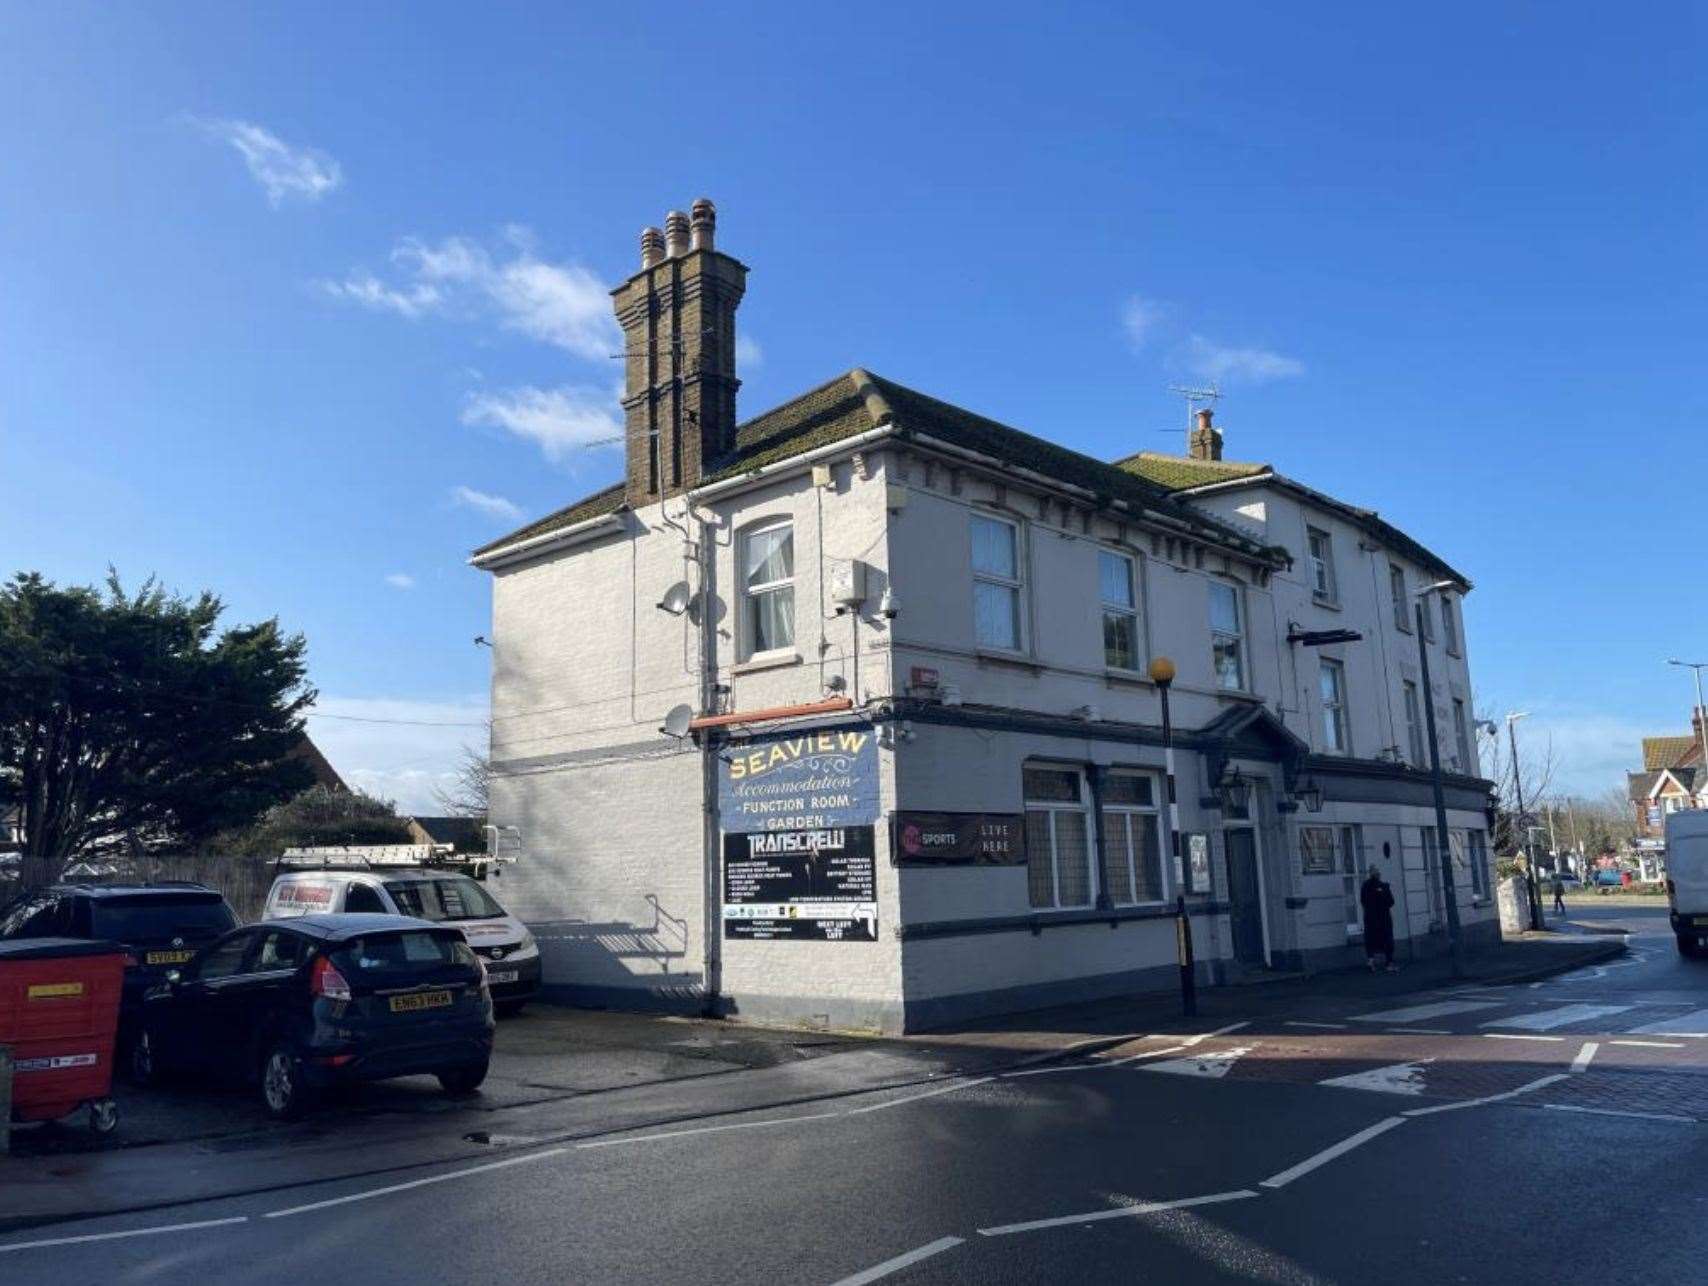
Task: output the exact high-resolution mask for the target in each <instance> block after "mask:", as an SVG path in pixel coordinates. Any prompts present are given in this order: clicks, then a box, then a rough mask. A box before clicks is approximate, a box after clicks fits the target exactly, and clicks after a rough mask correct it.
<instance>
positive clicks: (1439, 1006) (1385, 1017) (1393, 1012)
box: [1352, 1000, 1504, 1027]
mask: <svg viewBox="0 0 1708 1286" xmlns="http://www.w3.org/2000/svg"><path fill="white" fill-rule="evenodd" d="M1503 1003H1504V1002H1503V1001H1499V1000H1438V1001H1436V1002H1435V1003H1434V1004H1430V1005H1408V1006H1406V1008H1404V1009H1379V1010H1377V1011H1376V1012H1375V1013H1369V1014H1354V1015H1353V1017H1352V1021H1353V1022H1355V1023H1386V1024H1387V1025H1388V1026H1390V1027H1392V1026H1393V1025H1394V1024H1396V1023H1416V1022H1423V1021H1424V1020H1425V1019H1429V1018H1445V1017H1447V1015H1448V1014H1474V1013H1476V1012H1477V1011H1478V1010H1482V1009H1499V1008H1500V1007H1501V1005H1502V1004H1503Z"/></svg>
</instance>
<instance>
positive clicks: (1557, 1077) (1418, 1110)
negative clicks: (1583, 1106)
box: [1400, 1072, 1571, 1116]
mask: <svg viewBox="0 0 1708 1286" xmlns="http://www.w3.org/2000/svg"><path fill="white" fill-rule="evenodd" d="M1570 1079H1571V1076H1570V1074H1569V1073H1566V1072H1555V1073H1554V1074H1553V1075H1552V1076H1541V1077H1538V1078H1537V1079H1536V1080H1533V1081H1531V1082H1529V1083H1528V1084H1526V1085H1520V1086H1519V1087H1518V1088H1517V1089H1515V1090H1508V1091H1507V1092H1506V1093H1504V1094H1489V1095H1486V1096H1484V1097H1483V1098H1468V1099H1462V1100H1461V1101H1460V1102H1457V1103H1442V1104H1439V1105H1438V1106H1436V1107H1414V1108H1412V1109H1411V1110H1410V1111H1409V1112H1401V1113H1400V1115H1401V1116H1434V1115H1435V1113H1437V1112H1457V1111H1458V1110H1459V1109H1460V1108H1465V1107H1481V1106H1482V1105H1483V1104H1485V1103H1500V1102H1504V1101H1505V1100H1507V1099H1509V1098H1517V1097H1518V1096H1519V1095H1520V1094H1528V1093H1530V1091H1532V1090H1539V1089H1544V1088H1546V1087H1547V1086H1549V1085H1552V1084H1553V1083H1554V1082H1555V1081H1564V1080H1570Z"/></svg>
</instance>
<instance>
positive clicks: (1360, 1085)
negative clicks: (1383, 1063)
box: [1317, 1058, 1435, 1094]
mask: <svg viewBox="0 0 1708 1286" xmlns="http://www.w3.org/2000/svg"><path fill="white" fill-rule="evenodd" d="M1434 1061H1435V1060H1434V1059H1433V1058H1422V1059H1419V1060H1418V1061H1417V1062H1415V1063H1395V1064H1394V1065H1393V1066H1391V1067H1373V1068H1371V1069H1370V1070H1369V1071H1367V1072H1350V1073H1348V1074H1347V1075H1345V1076H1331V1077H1329V1078H1328V1079H1327V1080H1324V1081H1318V1082H1317V1084H1318V1085H1334V1086H1338V1087H1339V1088H1341V1089H1347V1090H1377V1091H1379V1092H1381V1093H1383V1094H1421V1093H1423V1069H1424V1066H1425V1065H1426V1064H1428V1063H1433V1062H1434Z"/></svg>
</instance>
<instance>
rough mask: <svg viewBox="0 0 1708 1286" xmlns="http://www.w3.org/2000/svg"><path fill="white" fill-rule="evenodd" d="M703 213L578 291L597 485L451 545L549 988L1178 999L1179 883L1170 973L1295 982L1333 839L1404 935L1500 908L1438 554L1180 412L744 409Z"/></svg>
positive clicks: (818, 400)
mask: <svg viewBox="0 0 1708 1286" xmlns="http://www.w3.org/2000/svg"><path fill="white" fill-rule="evenodd" d="M714 232H715V215H714V212H713V210H712V207H711V203H710V202H705V201H702V202H696V203H695V206H694V209H693V214H692V218H691V219H690V218H689V217H688V216H684V215H682V214H679V213H672V215H671V216H670V218H669V219H668V220H667V221H666V225H665V231H664V232H663V233H662V234H661V233H660V232H659V231H658V230H656V229H648V230H647V231H646V232H645V233H644V234H643V236H642V240H641V264H640V268H639V270H638V271H637V272H636V273H635V275H634V276H632V277H631V278H630V279H629V280H628V281H627V282H625V283H624V284H623V285H621V286H620V287H618V288H617V290H616V291H615V292H613V293H614V297H615V304H616V312H617V317H618V320H619V322H620V324H621V326H622V328H623V331H624V337H625V345H624V349H625V359H626V360H625V384H624V392H623V399H622V401H623V407H624V413H625V444H626V455H625V468H624V476H623V478H622V480H621V481H619V482H617V483H616V484H614V485H612V486H610V487H608V488H605V489H603V490H601V491H599V492H596V493H595V494H593V495H591V496H587V497H585V498H583V499H580V500H577V501H576V502H574V503H573V504H570V505H568V506H566V507H565V508H563V509H561V510H559V511H557V512H556V513H553V514H550V515H547V516H546V517H544V518H542V519H540V520H538V521H536V522H533V523H531V524H529V525H528V526H526V527H523V528H521V529H520V530H518V531H515V532H513V533H511V534H510V535H508V536H505V537H502V538H500V539H498V540H496V541H493V542H492V543H491V544H489V545H487V546H485V547H484V548H482V549H480V550H477V551H476V552H475V554H474V555H473V557H472V558H471V562H472V563H473V564H474V565H475V566H477V567H479V568H482V569H483V570H486V571H488V572H490V573H491V575H492V583H493V624H492V631H491V633H490V635H489V637H490V638H491V639H492V641H493V653H492V657H493V677H492V685H493V686H492V712H493V726H494V734H493V741H492V749H491V754H492V769H493V780H492V790H491V793H492V809H491V821H492V822H493V823H494V824H497V825H499V826H502V827H514V828H515V830H516V832H517V833H518V834H519V835H520V836H521V842H522V845H523V848H524V852H525V856H526V860H524V861H523V862H520V863H518V865H517V866H516V868H515V869H514V871H513V872H511V873H507V874H506V877H505V878H506V889H505V893H506V901H507V903H508V905H509V906H510V908H511V910H512V911H513V912H514V913H515V914H517V915H519V916H521V917H523V918H524V919H526V920H527V921H529V922H530V924H532V925H533V926H534V927H536V929H541V930H544V931H543V932H540V934H539V936H540V938H541V947H542V952H543V955H544V967H545V981H546V988H547V991H548V993H549V994H555V995H557V996H559V997H561V998H564V999H568V1000H571V1001H575V1002H581V1003H594V1004H600V1005H607V1006H611V1007H619V1008H667V1009H694V1010H703V1011H710V1012H717V1013H723V1014H728V1015H731V1016H736V1017H742V1018H747V1019H753V1020H758V1021H780V1022H787V1023H790V1024H796V1025H828V1026H833V1027H844V1028H872V1029H878V1030H886V1031H900V1030H919V1029H923V1028H929V1027H933V1026H939V1025H943V1024H946V1023H951V1022H955V1021H958V1020H961V1019H964V1018H969V1017H973V1016H976V1015H980V1014H989V1013H997V1012H1003V1011H1010V1010H1019V1009H1024V1008H1029V1007H1036V1006H1040V1005H1047V1004H1052V1003H1058V1002H1066V1001H1074V1000H1083V999H1091V998H1095V997H1101V996H1109V995H1115V994H1122V993H1126V992H1131V991H1134V990H1139V989H1147V988H1148V989H1158V988H1169V987H1173V986H1175V985H1177V981H1178V969H1177V966H1176V964H1175V920H1174V914H1175V905H1176V899H1177V898H1178V899H1184V903H1185V906H1186V908H1187V913H1188V916H1189V918H1190V924H1191V929H1192V933H1193V935H1194V938H1195V941H1196V943H1197V950H1198V959H1199V962H1200V970H1201V973H1202V975H1203V977H1204V978H1205V980H1207V981H1213V980H1228V979H1233V978H1236V977H1239V976H1244V975H1255V974H1261V973H1263V972H1265V971H1269V970H1301V969H1306V970H1308V969H1320V968H1331V967H1336V966H1341V965H1345V964H1349V963H1356V962H1357V961H1359V960H1360V959H1361V958H1362V951H1361V946H1360V942H1359V933H1360V929H1361V926H1360V924H1359V915H1358V903H1357V889H1358V882H1359V879H1360V876H1361V874H1362V872H1363V871H1364V870H1365V869H1367V867H1368V866H1370V865H1372V864H1374V865H1379V866H1381V867H1382V868H1383V870H1384V872H1385V873H1386V874H1388V876H1389V877H1390V881H1391V882H1392V884H1393V885H1394V888H1395V891H1396V894H1397V896H1398V898H1399V902H1400V905H1399V907H1398V908H1397V910H1398V914H1397V915H1396V917H1395V919H1396V931H1397V934H1398V936H1399V938H1400V939H1401V942H1402V943H1403V946H1402V948H1401V949H1402V953H1413V954H1426V953H1430V952H1435V951H1440V950H1444V949H1445V945H1446V940H1445V937H1444V933H1443V926H1444V925H1445V923H1446V921H1447V907H1448V903H1447V901H1446V898H1447V890H1446V874H1447V872H1448V871H1451V873H1452V874H1451V878H1452V883H1453V903H1452V905H1453V907H1454V909H1455V910H1456V912H1457V916H1458V919H1459V922H1460V924H1461V926H1462V930H1463V933H1464V936H1465V938H1466V939H1467V940H1469V941H1471V942H1484V941H1493V940H1495V939H1496V938H1497V937H1498V933H1499V929H1498V923H1497V920H1496V914H1495V908H1494V905H1493V901H1492V898H1491V895H1490V892H1491V891H1490V883H1489V868H1488V845H1487V829H1488V819H1487V813H1486V807H1487V802H1488V798H1489V792H1490V783H1489V782H1487V781H1486V780H1483V779H1482V778H1481V776H1480V774H1479V770H1478V767H1477V758H1476V748H1475V746H1474V744H1472V743H1471V741H1470V740H1469V735H1468V731H1469V730H1468V729H1467V735H1466V736H1465V737H1464V738H1460V737H1459V736H1458V735H1457V732H1456V728H1455V724H1454V719H1455V715H1454V706H1453V700H1454V699H1455V695H1456V694H1463V695H1466V696H1468V694H1469V691H1470V680H1469V675H1468V670H1467V660H1466V649H1465V642H1464V636H1463V630H1462V626H1461V623H1460V620H1459V602H1460V600H1461V598H1462V596H1463V595H1464V594H1465V593H1466V592H1468V591H1469V589H1470V583H1469V581H1468V580H1467V579H1466V578H1465V577H1464V576H1462V575H1460V574H1459V573H1458V572H1456V571H1454V570H1453V569H1452V568H1451V567H1449V566H1448V565H1447V564H1446V563H1445V562H1443V561H1442V560H1441V559H1439V558H1438V557H1436V556H1434V555H1433V554H1431V553H1429V551H1428V550H1426V549H1424V548H1423V547H1422V546H1421V545H1420V544H1418V543H1417V542H1415V541H1413V540H1411V539H1410V538H1408V537H1406V536H1405V535H1404V534H1403V533H1401V532H1398V531H1397V530H1396V529H1394V528H1392V527H1391V526H1389V525H1388V524H1386V523H1385V522H1383V521H1382V520H1380V519H1379V518H1377V517H1376V516H1375V515H1374V514H1371V513H1370V512H1369V511H1366V510H1360V509H1357V508H1355V507H1353V506H1350V505H1346V504H1344V503H1342V502H1339V501H1335V500H1332V499H1331V498H1329V497H1326V496H1322V495H1320V494H1318V493H1316V492H1314V491H1311V490H1310V489H1309V488H1306V487H1304V486H1302V485H1301V484H1298V483H1294V482H1292V481H1291V480H1290V479H1287V478H1285V477H1283V476H1281V475H1279V474H1277V473H1276V472H1275V471H1274V470H1272V469H1269V468H1268V467H1267V466H1232V465H1228V464H1225V463H1224V462H1222V461H1221V460H1220V459H1219V456H1220V447H1219V441H1220V438H1219V434H1220V430H1218V429H1216V428H1215V427H1214V426H1213V425H1212V424H1211V422H1210V420H1209V418H1208V417H1205V418H1204V419H1203V420H1201V421H1200V422H1199V423H1198V424H1197V425H1196V426H1195V427H1194V429H1193V431H1192V442H1191V443H1189V450H1188V452H1187V454H1186V455H1185V456H1182V457H1174V458H1171V459H1169V460H1164V459H1162V458H1160V457H1146V456H1144V455H1141V456H1139V457H1128V458H1127V459H1125V460H1123V461H1120V462H1116V463H1109V462H1105V461H1101V460H1097V459H1093V458H1091V457H1088V456H1085V455H1082V454H1080V453H1079V452H1076V451H1073V450H1070V449H1068V448H1066V447H1063V446H1060V445H1058V444H1056V443H1053V442H1049V441H1046V440H1044V439H1041V438H1038V437H1036V436H1033V435H1031V434H1028V433H1025V432H1023V431H1021V430H1019V429H1015V428H1012V427H1010V426H1008V425H1005V424H1002V423H999V422H998V421H995V420H992V419H990V418H987V417H985V416H982V415H979V414H976V413H974V412H971V411H968V410H965V409H963V408H961V407H958V406H955V405H952V404H949V403H946V402H943V401H940V400H938V399H935V398H932V397H929V396H926V395H925V394H922V393H919V392H916V391H914V390H913V389H910V388H908V387H905V386H904V385H901V384H899V383H896V382H895V381H892V380H887V379H884V378H882V377H881V376H878V375H874V374H872V373H870V372H868V371H865V370H863V369H854V370H851V371H848V372H846V373H844V374H840V375H837V376H835V377H834V378H832V379H830V380H828V381H826V382H825V383H824V384H822V385H820V386H818V387H817V388H814V389H811V390H809V391H807V392H804V393H802V394H801V395H800V396H798V397H796V398H794V399H792V400H791V401H789V402H787V403H785V404H783V405H782V406H779V407H776V408H775V409H773V410H771V411H768V412H766V413H765V414H763V415H760V416H758V417H756V418H754V419H750V420H747V421H745V422H742V421H739V420H738V419H737V417H736V413H735V398H736V391H737V389H738V388H739V384H740V381H739V379H738V378H737V372H736V368H735V352H736V347H737V346H736V342H735V341H736V330H735V313H736V309H737V306H738V305H739V303H740V301H741V298H742V295H743V292H744V290H745V285H746V275H747V269H746V267H745V266H744V265H742V264H741V263H740V262H739V261H737V260H735V259H733V258H731V257H730V256H728V255H727V254H724V253H722V252H721V251H719V250H717V249H716V248H715V246H714ZM1215 465H1221V466H1222V468H1221V469H1220V470H1217V469H1213V468H1210V466H1215ZM1165 466H1166V467H1165ZM1236 469H1237V470H1238V471H1239V472H1237V473H1234V472H1232V471H1234V470H1236ZM1174 470H1186V472H1185V473H1183V474H1182V473H1176V472H1174ZM1221 482H1237V483H1238V485H1237V486H1230V487H1228V488H1227V489H1226V490H1218V489H1217V488H1216V486H1215V485H1214V484H1217V483H1221ZM1419 600H1421V601H1422V603H1423V605H1424V607H1425V609H1426V611H1425V618H1424V626H1423V630H1422V637H1421V643H1422V646H1424V647H1425V648H1427V649H1428V654H1429V658H1430V659H1429V666H1430V676H1429V680H1430V684H1431V687H1430V688H1429V689H1428V690H1429V691H1430V692H1431V693H1432V694H1433V695H1434V696H1435V697H1436V702H1435V704H1436V709H1437V728H1436V733H1437V736H1438V739H1439V740H1440V743H1441V746H1442V752H1441V753H1442V758H1443V760H1444V762H1447V763H1450V764H1453V765H1454V769H1453V770H1452V771H1450V773H1449V775H1448V778H1447V786H1446V803H1447V815H1448V827H1449V833H1450V840H1449V845H1448V850H1449V851H1448V852H1446V853H1442V852H1438V851H1437V849H1436V832H1435V827H1434V813H1433V809H1432V806H1431V790H1430V778H1429V776H1428V774H1427V772H1426V771H1425V770H1424V768H1423V766H1422V765H1423V763H1424V762H1425V759H1426V751H1425V749H1424V748H1423V747H1424V745H1425V743H1426V741H1427V733H1428V731H1429V729H1428V728H1427V725H1426V723H1425V721H1424V715H1423V713H1422V709H1423V702H1422V697H1423V694H1424V691H1425V687H1424V680H1423V675H1422V674H1421V672H1420V671H1418V670H1413V669H1410V668H1409V667H1410V666H1412V665H1413V664H1414V662H1415V660H1416V657H1417V648H1418V645H1419V636H1418V635H1416V634H1414V633H1413V632H1412V631H1413V629H1414V628H1415V626H1414V624H1413V616H1412V614H1410V613H1409V612H1408V610H1407V609H1408V608H1409V607H1410V605H1411V604H1412V603H1413V602H1414V601H1419ZM1331 629H1333V630H1341V631H1344V633H1343V634H1342V635H1341V636H1340V638H1339V641H1335V640H1334V639H1332V638H1330V639H1324V638H1322V637H1321V635H1322V634H1323V633H1324V632H1325V631H1328V630H1331ZM1161 657H1167V658H1169V659H1170V660H1172V662H1173V663H1174V666H1175V678H1174V680H1173V683H1172V687H1171V700H1170V705H1171V711H1172V726H1173V744H1174V751H1175V753H1174V760H1175V764H1176V780H1175V783H1174V785H1175V786H1176V787H1177V789H1176V791H1175V792H1174V793H1175V794H1176V796H1177V799H1178V808H1179V817H1178V826H1175V825H1172V824H1171V819H1170V807H1169V803H1170V793H1171V792H1170V783H1169V782H1168V781H1167V779H1166V777H1165V771H1164V770H1165V763H1166V755H1165V749H1164V734H1163V721H1162V697H1161V693H1160V691H1159V689H1158V687H1157V685H1156V684H1155V683H1154V682H1153V681H1152V679H1151V678H1150V675H1149V666H1150V663H1151V661H1152V660H1153V659H1157V658H1161Z"/></svg>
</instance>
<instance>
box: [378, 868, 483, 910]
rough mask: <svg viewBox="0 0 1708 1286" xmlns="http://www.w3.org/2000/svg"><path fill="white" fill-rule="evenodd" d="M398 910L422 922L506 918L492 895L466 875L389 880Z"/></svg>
mask: <svg viewBox="0 0 1708 1286" xmlns="http://www.w3.org/2000/svg"><path fill="white" fill-rule="evenodd" d="M386 891H387V892H388V893H390V894H391V900H392V901H393V902H395V903H397V909H398V910H399V911H400V912H402V913H403V914H404V915H412V916H414V917H415V918H416V919H418V920H432V921H435V922H438V921H443V920H491V919H495V918H496V917H498V916H501V915H503V914H504V908H503V907H501V906H499V905H498V903H496V902H494V901H493V900H492V895H491V894H489V893H488V892H487V891H486V890H485V889H483V888H481V887H480V885H478V884H476V883H475V882H474V881H473V880H471V879H469V877H468V876H466V875H446V876H440V877H438V878H436V879H430V880H388V881H387V882H386Z"/></svg>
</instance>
